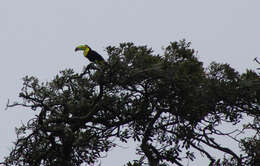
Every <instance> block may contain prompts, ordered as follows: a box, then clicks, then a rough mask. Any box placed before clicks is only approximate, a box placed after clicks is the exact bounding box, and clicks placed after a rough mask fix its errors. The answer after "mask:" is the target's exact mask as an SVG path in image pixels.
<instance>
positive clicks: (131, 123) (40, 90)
mask: <svg viewBox="0 0 260 166" xmlns="http://www.w3.org/2000/svg"><path fill="white" fill-rule="evenodd" d="M106 51H107V53H108V56H109V59H108V63H107V65H104V66H96V65H94V64H90V65H88V66H87V67H86V68H85V69H84V71H83V72H82V73H80V74H78V73H75V72H74V71H73V70H72V69H67V70H64V71H62V72H60V74H59V75H57V76H56V77H55V78H54V79H53V80H52V81H50V82H46V83H40V82H39V80H38V79H37V78H35V77H28V76H27V77H25V78H24V84H23V88H22V92H21V93H20V95H19V96H20V97H21V98H22V99H23V102H20V103H19V102H17V103H14V104H8V107H13V106H23V107H29V108H30V109H31V110H33V111H36V112H38V114H37V116H36V117H35V118H33V119H31V120H30V121H29V122H28V123H27V124H25V125H23V126H21V127H20V128H18V129H17V130H16V131H17V136H18V139H17V140H16V142H15V145H14V148H13V150H12V151H11V152H10V155H9V156H7V157H6V158H5V161H4V162H3V163H2V164H3V165H30V166H39V165H46V166H48V165H49V166H51V165H63V166H79V165H81V164H83V163H87V164H90V163H94V162H95V161H97V160H98V159H99V157H101V156H102V155H104V154H105V152H107V151H109V150H111V149H112V148H115V147H116V145H117V144H116V142H115V140H119V141H122V142H127V141H128V140H129V139H133V140H134V141H136V142H138V143H139V145H140V146H139V148H138V149H137V152H138V154H139V155H140V159H137V160H136V161H134V162H129V163H128V164H127V166H137V165H144V164H145V162H148V164H149V165H150V166H158V165H167V164H176V165H183V162H184V160H194V159H195V158H196V157H201V156H200V155H196V154H195V153H194V152H195V151H198V152H200V153H201V154H203V155H204V156H206V157H207V158H208V159H209V165H221V164H222V165H228V164H230V163H235V164H236V165H245V164H247V163H249V162H250V161H252V160H253V158H252V155H251V153H247V150H245V152H246V153H241V154H238V153H237V152H235V151H233V150H232V148H231V147H225V146H223V145H222V144H221V143H220V142H218V140H217V139H215V137H216V136H221V137H223V138H224V137H228V138H233V139H234V140H236V141H238V143H241V145H242V144H243V145H244V146H243V147H244V149H249V147H250V145H249V144H246V143H247V142H248V141H247V140H244V141H243V140H238V139H237V138H236V135H238V134H241V133H242V132H241V131H239V130H238V129H236V130H234V131H233V132H228V133H226V132H224V131H222V130H221V129H219V127H220V126H221V124H222V123H229V124H232V125H237V124H239V123H240V121H241V120H242V119H243V117H245V116H250V117H255V118H256V117H259V111H260V108H259V97H260V95H259V86H258V84H257V83H255V82H257V81H259V77H258V75H257V74H256V73H255V72H253V71H247V72H246V73H244V74H239V73H238V72H237V71H235V70H234V69H233V68H231V67H230V65H228V64H218V63H216V62H213V63H211V65H210V66H209V67H208V68H206V69H205V68H203V63H202V62H200V61H199V60H198V58H197V57H196V52H195V51H194V50H193V49H191V48H190V43H187V42H186V41H185V40H183V41H180V42H172V43H170V45H169V46H168V47H166V48H165V50H164V53H163V55H154V54H153V51H152V49H151V48H148V47H147V46H135V45H134V44H133V43H122V44H120V45H119V46H118V47H114V46H113V47H112V46H109V47H107V49H106ZM256 124H258V123H255V125H256ZM248 126H249V124H247V127H248ZM251 126H252V125H251ZM257 127H258V126H257ZM244 129H245V130H246V129H247V128H246V127H245V128H244ZM258 129H259V127H258ZM257 134H259V133H257ZM257 146H258V144H257ZM241 147H242V146H241ZM208 148H211V149H214V150H215V151H219V152H223V153H225V154H226V155H227V156H228V158H222V157H218V156H214V153H215V152H214V153H212V152H211V151H209V150H208ZM250 157H251V158H250ZM253 157H254V156H253Z"/></svg>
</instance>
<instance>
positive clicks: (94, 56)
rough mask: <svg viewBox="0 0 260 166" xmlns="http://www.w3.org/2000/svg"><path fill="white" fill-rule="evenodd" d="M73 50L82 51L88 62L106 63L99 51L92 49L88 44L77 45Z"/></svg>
mask: <svg viewBox="0 0 260 166" xmlns="http://www.w3.org/2000/svg"><path fill="white" fill-rule="evenodd" d="M75 51H83V55H84V56H85V57H86V58H88V60H89V61H90V62H94V63H96V64H106V62H105V60H104V58H103V57H102V56H101V55H100V54H99V53H97V52H96V51H94V50H92V49H91V48H90V47H89V46H88V45H79V46H77V47H76V48H75Z"/></svg>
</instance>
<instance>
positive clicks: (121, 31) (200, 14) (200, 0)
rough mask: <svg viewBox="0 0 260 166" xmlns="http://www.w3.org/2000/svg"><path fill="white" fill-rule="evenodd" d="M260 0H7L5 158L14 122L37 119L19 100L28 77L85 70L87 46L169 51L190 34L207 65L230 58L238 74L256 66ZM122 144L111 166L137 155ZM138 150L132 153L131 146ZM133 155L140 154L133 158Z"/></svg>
mask: <svg viewBox="0 0 260 166" xmlns="http://www.w3.org/2000/svg"><path fill="white" fill-rule="evenodd" d="M259 6H260V1H259V0H250V1H245V0H229V1H227V0H218V1H209V0H196V1H191V0H190V1H188V0H183V1H179V0H161V1H158V0H103V1H101V0H96V1H93V0H76V1H71V0H55V1H53V0H45V1H35V0H23V1H20V0H8V1H1V2H0V24H1V26H0V57H1V60H0V74H1V86H0V92H1V95H0V108H1V109H0V131H1V137H0V161H1V160H2V158H3V156H5V155H7V154H8V152H9V151H10V150H11V147H12V142H13V141H15V139H16V135H15V129H14V128H15V127H19V126H20V125H21V124H22V123H26V121H27V120H29V119H30V118H32V117H33V116H34V112H32V111H29V110H26V109H24V108H21V107H16V108H9V109H8V110H5V107H6V103H7V101H8V99H10V101H11V102H13V101H19V98H18V94H19V92H20V89H21V88H22V77H24V76H26V75H29V76H37V77H38V78H39V79H40V80H41V81H49V80H51V79H52V78H54V76H55V75H56V74H57V73H58V72H59V71H61V70H64V69H67V68H72V69H74V70H75V71H77V72H80V71H82V68H83V66H84V65H86V64H87V63H88V62H87V61H86V60H85V59H84V57H83V56H79V54H76V53H75V52H74V48H75V47H76V46H77V45H79V44H88V45H89V46H91V47H92V48H93V49H94V50H96V51H98V52H99V53H100V54H102V55H103V56H104V57H105V59H106V58H107V56H106V53H105V51H104V49H105V48H106V47H107V46H109V45H118V44H119V43H121V42H134V43H135V44H136V45H147V46H149V47H152V48H153V49H154V50H155V53H162V47H165V46H167V45H168V44H169V42H171V41H179V40H182V39H186V40H187V41H190V42H191V43H192V45H191V47H192V48H194V49H195V50H196V51H198V57H199V59H200V60H201V61H202V62H204V63H205V67H206V66H207V65H208V64H209V63H210V62H212V61H216V62H220V63H228V64H230V65H231V66H232V67H234V68H235V69H236V70H238V71H239V72H244V71H245V70H246V69H253V70H255V69H256V68H257V67H258V65H257V64H256V63H255V62H253V59H254V58H255V57H257V56H259V55H260V49H259V43H260V42H259V40H260V21H259V16H260V10H259ZM128 149H129V151H128V150H127V151H128V152H129V153H130V152H131V154H133V155H129V154H128V152H125V151H126V150H125V149H117V150H116V151H115V152H113V155H112V157H111V158H110V157H109V158H106V159H105V160H104V162H103V164H104V165H109V164H110V165H111V164H114V165H115V160H116V161H117V162H116V164H118V165H123V164H124V163H126V161H128V160H131V159H134V152H133V147H131V146H129V147H128ZM131 149H132V150H131ZM130 157H133V158H130Z"/></svg>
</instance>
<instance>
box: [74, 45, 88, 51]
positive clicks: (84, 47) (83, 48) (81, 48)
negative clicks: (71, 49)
mask: <svg viewBox="0 0 260 166" xmlns="http://www.w3.org/2000/svg"><path fill="white" fill-rule="evenodd" d="M89 49H90V48H89V46H88V45H79V46H77V47H76V48H75V51H80V50H81V51H85V50H89Z"/></svg>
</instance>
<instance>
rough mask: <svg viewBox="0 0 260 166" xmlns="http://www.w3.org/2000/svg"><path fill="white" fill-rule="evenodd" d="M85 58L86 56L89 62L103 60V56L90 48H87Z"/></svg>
mask: <svg viewBox="0 0 260 166" xmlns="http://www.w3.org/2000/svg"><path fill="white" fill-rule="evenodd" d="M86 58H88V60H89V61H90V62H102V61H103V62H105V60H104V58H103V57H102V56H101V55H100V54H99V53H97V52H96V51H94V50H92V49H91V48H90V49H89V52H88V54H87V55H86Z"/></svg>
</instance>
